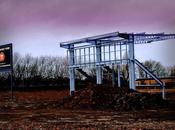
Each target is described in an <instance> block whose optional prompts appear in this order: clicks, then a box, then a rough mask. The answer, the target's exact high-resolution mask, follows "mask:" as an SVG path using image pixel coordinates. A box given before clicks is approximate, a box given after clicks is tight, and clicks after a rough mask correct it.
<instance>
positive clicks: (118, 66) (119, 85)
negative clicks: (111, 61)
mask: <svg viewBox="0 0 175 130" xmlns="http://www.w3.org/2000/svg"><path fill="white" fill-rule="evenodd" d="M117 71H118V76H117V77H118V87H121V81H120V64H118V65H117Z"/></svg>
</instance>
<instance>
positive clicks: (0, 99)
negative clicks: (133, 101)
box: [0, 90, 175, 130]
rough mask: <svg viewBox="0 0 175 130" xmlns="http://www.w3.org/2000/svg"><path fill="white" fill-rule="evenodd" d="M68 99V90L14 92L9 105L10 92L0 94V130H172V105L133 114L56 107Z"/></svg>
mask: <svg viewBox="0 0 175 130" xmlns="http://www.w3.org/2000/svg"><path fill="white" fill-rule="evenodd" d="M172 95H173V96H172V97H174V94H172ZM68 96H69V90H42V91H15V92H14V100H13V101H11V99H10V92H0V129H9V130H11V129H16V130H18V129H21V130H23V129H28V130H30V129H34V130H47V129H49V130H50V129H51V130H52V129H57V130H69V129H74V130H91V129H92V130H96V129H99V130H105V129H107V130H117V129H121V130H122V129H156V130H157V129H167V130H175V110H174V107H171V104H169V106H168V107H167V108H166V107H162V108H161V107H159V108H156V109H155V108H153V109H142V110H136V111H134V110H130V111H116V110H115V111H114V110H110V109H104V110H103V109H92V108H91V109H86V108H84V109H70V108H69V109H65V108H63V107H61V106H59V105H60V101H62V100H63V99H64V98H67V97H68ZM174 101H175V100H174ZM171 102H173V100H171ZM172 105H174V104H173V103H172Z"/></svg>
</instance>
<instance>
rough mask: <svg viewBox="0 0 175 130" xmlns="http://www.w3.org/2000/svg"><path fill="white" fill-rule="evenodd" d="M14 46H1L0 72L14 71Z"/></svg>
mask: <svg viewBox="0 0 175 130" xmlns="http://www.w3.org/2000/svg"><path fill="white" fill-rule="evenodd" d="M12 58H13V57H12V44H6V45H1V46H0V72H2V71H12V69H13V59H12Z"/></svg>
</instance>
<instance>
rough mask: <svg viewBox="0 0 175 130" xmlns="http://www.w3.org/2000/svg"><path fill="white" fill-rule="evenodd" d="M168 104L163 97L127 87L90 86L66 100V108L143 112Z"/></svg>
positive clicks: (64, 102)
mask: <svg viewBox="0 0 175 130" xmlns="http://www.w3.org/2000/svg"><path fill="white" fill-rule="evenodd" d="M165 104H167V101H164V100H163V99H162V97H161V95H150V94H143V93H139V92H137V91H134V90H130V89H127V88H126V87H122V88H119V87H111V86H106V85H105V86H104V85H103V86H89V87H87V88H85V89H83V90H81V91H78V92H76V93H75V96H74V97H69V98H66V99H64V101H63V107H64V108H76V109H79V108H83V109H84V108H85V109H113V110H141V109H144V108H155V107H162V106H164V105H165Z"/></svg>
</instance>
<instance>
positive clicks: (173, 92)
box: [0, 32, 175, 130]
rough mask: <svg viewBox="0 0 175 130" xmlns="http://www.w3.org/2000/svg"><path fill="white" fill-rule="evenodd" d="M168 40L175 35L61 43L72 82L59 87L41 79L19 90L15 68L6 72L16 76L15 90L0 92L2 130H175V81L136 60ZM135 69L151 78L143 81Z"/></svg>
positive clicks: (132, 35)
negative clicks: (139, 50) (138, 53)
mask: <svg viewBox="0 0 175 130" xmlns="http://www.w3.org/2000/svg"><path fill="white" fill-rule="evenodd" d="M169 39H175V34H165V33H155V34H148V33H120V32H113V33H107V34H102V35H96V36H91V37H85V38H81V39H77V40H73V41H66V42H61V43H59V45H60V47H62V48H65V49H66V51H67V61H68V75H69V77H67V78H63V77H62V79H60V80H59V84H60V86H59V87H58V86H56V87H49V84H48V86H45V87H41V83H39V80H37V81H36V82H37V87H36V86H35V87H17V86H15V84H16V85H17V83H14V82H13V73H15V72H13V65H12V66H10V68H6V69H4V70H3V68H2V67H1V69H0V71H2V72H3V71H8V72H11V77H10V76H9V81H10V80H11V87H9V88H8V89H7V90H1V91H0V129H9V130H11V129H22V130H23V129H27V130H29V129H34V130H35V129H36V130H39V129H40V130H42V129H43V130H45V129H57V130H70V129H72V130H96V129H99V130H105V129H106V130H123V129H133V130H137V129H138V130H140V129H141V130H142V129H144V130H145V129H155V130H157V129H160V130H161V129H168V130H174V129H175V111H174V110H175V77H164V78H161V77H158V76H156V75H155V74H154V73H153V72H152V71H151V70H149V69H148V68H147V67H146V66H145V65H144V64H143V63H141V62H140V61H139V60H137V58H136V57H135V46H137V44H153V43H154V42H158V41H163V40H169ZM3 47H4V46H3ZM5 47H6V46H5ZM10 47H12V45H11V44H10ZM6 48H7V47H6ZM0 51H1V50H0ZM11 53H13V52H11ZM11 56H12V55H11ZM11 61H12V59H11ZM11 63H12V62H11ZM136 66H137V67H139V68H140V69H141V70H142V71H143V72H144V73H145V74H146V75H148V76H147V77H146V78H138V77H137V76H136ZM124 67H125V68H124ZM126 68H127V69H126ZM124 69H125V70H126V74H123V73H122V72H123V70H124ZM90 70H94V71H93V72H94V75H93V76H92V75H90V74H89V73H90ZM77 73H78V74H80V75H81V76H82V77H83V78H82V79H81V80H80V79H78V78H77V77H76V76H77ZM15 82H17V80H15Z"/></svg>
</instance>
